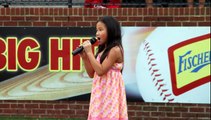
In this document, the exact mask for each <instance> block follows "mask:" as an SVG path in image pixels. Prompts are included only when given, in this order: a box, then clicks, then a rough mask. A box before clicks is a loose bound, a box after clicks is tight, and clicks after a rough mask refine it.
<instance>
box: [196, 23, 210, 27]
mask: <svg viewBox="0 0 211 120" xmlns="http://www.w3.org/2000/svg"><path fill="white" fill-rule="evenodd" d="M198 26H211V23H210V22H198Z"/></svg>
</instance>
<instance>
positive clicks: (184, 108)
mask: <svg viewBox="0 0 211 120" xmlns="http://www.w3.org/2000/svg"><path fill="white" fill-rule="evenodd" d="M174 111H175V112H188V108H187V107H174Z"/></svg>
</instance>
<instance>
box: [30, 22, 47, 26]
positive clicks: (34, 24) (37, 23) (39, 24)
mask: <svg viewBox="0 0 211 120" xmlns="http://www.w3.org/2000/svg"><path fill="white" fill-rule="evenodd" d="M46 25H47V22H33V26H46Z"/></svg>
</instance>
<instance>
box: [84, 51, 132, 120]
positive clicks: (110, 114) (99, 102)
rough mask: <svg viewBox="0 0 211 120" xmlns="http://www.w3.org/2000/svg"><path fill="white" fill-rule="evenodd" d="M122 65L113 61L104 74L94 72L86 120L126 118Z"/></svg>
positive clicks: (122, 119) (120, 119)
mask: <svg viewBox="0 0 211 120" xmlns="http://www.w3.org/2000/svg"><path fill="white" fill-rule="evenodd" d="M97 61H98V62H99V61H100V57H99V55H98V57H97ZM122 67H123V63H115V64H114V65H113V66H112V68H111V69H110V70H109V71H108V72H107V73H106V74H105V75H103V76H98V75H97V74H96V73H95V74H94V80H93V84H92V92H91V100H90V106H89V116H88V120H128V114H127V103H126V94H125V86H124V81H123V78H122V74H121V69H122Z"/></svg>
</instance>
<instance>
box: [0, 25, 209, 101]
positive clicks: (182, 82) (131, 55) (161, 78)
mask: <svg viewBox="0 0 211 120" xmlns="http://www.w3.org/2000/svg"><path fill="white" fill-rule="evenodd" d="M95 32H96V31H95V28H93V27H90V28H89V27H85V28H79V27H71V28H69V27H1V28H0V100H11V99H12V100H61V99H67V100H89V98H90V91H91V87H92V79H91V78H89V77H88V75H87V74H86V71H85V69H84V66H83V62H82V60H81V58H80V56H79V55H76V56H73V55H72V54H71V53H72V51H73V50H75V49H76V48H77V47H78V46H79V45H80V44H82V43H83V41H86V40H89V39H90V38H91V37H93V36H95ZM122 43H123V48H124V69H123V78H124V82H125V87H126V93H127V98H128V101H143V102H168V103H178V102H179V103H210V77H211V75H210V61H211V57H210V28H209V27H122ZM97 45H98V44H97V43H95V44H94V45H92V48H93V51H94V52H96V51H97V49H96V48H97ZM199 96H200V97H199Z"/></svg>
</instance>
